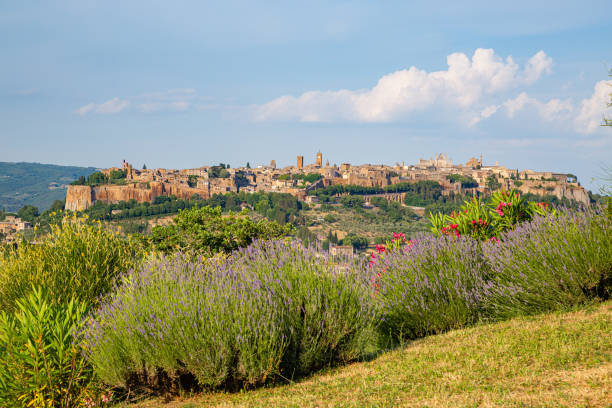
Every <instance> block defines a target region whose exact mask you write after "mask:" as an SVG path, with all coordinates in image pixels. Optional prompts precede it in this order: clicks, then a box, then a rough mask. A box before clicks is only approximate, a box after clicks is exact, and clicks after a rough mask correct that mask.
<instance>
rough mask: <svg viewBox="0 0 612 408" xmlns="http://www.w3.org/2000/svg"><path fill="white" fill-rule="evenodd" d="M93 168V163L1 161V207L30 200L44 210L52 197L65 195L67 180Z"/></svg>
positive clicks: (12, 207)
mask: <svg viewBox="0 0 612 408" xmlns="http://www.w3.org/2000/svg"><path fill="white" fill-rule="evenodd" d="M95 170H96V169H95V168H93V167H76V166H57V165H54V164H40V163H7V162H0V208H1V207H4V208H5V209H6V211H17V210H18V209H19V208H21V207H23V206H24V205H28V204H29V205H33V206H36V207H38V208H39V209H40V210H45V209H47V208H49V207H50V206H51V204H52V203H53V201H55V200H64V199H65V198H66V186H67V184H69V183H70V182H71V181H73V180H76V179H77V178H79V177H80V176H88V175H89V174H91V173H93V172H94V171H95Z"/></svg>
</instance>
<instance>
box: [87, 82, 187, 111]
mask: <svg viewBox="0 0 612 408" xmlns="http://www.w3.org/2000/svg"><path fill="white" fill-rule="evenodd" d="M195 99H197V93H196V91H195V90H194V89H191V88H180V89H169V90H166V91H161V92H151V93H146V94H142V95H138V96H135V97H132V98H127V99H119V98H113V99H111V100H110V101H107V102H104V103H101V104H95V103H90V104H88V105H85V106H82V107H80V108H78V109H77V110H76V112H77V113H78V114H80V115H85V114H87V113H119V112H121V111H123V110H125V109H127V108H129V107H134V108H135V109H136V110H138V111H140V112H142V113H153V112H161V111H185V110H188V109H189V108H190V107H191V105H192V101H193V100H195Z"/></svg>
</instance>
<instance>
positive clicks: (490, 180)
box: [486, 173, 501, 192]
mask: <svg viewBox="0 0 612 408" xmlns="http://www.w3.org/2000/svg"><path fill="white" fill-rule="evenodd" d="M486 186H487V187H488V188H489V190H490V191H491V192H493V191H495V190H499V188H500V187H501V183H500V182H499V181H498V180H497V174H495V173H492V174H489V175H488V176H487V180H486Z"/></svg>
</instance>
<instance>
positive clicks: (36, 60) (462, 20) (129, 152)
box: [0, 0, 612, 190]
mask: <svg viewBox="0 0 612 408" xmlns="http://www.w3.org/2000/svg"><path fill="white" fill-rule="evenodd" d="M611 17H612V7H610V4H609V1H595V0H594V1H589V2H585V1H559V0H557V1H554V2H553V1H513V2H503V3H502V2H491V1H472V2H456V1H448V2H441V1H411V2H407V1H351V2H347V1H343V2H341V1H317V0H310V1H287V0H285V1H259V2H252V1H233V0H224V1H222V2H220V1H180V0H176V1H171V2H170V1H137V0H131V1H112V0H106V1H89V0H74V1H54V2H42V1H34V0H32V1H13V2H1V3H0V56H1V57H0V161H10V162H18V161H26V162H40V163H53V164H64V165H80V166H95V167H110V166H118V165H120V163H121V160H123V159H125V160H127V161H128V162H130V163H132V164H133V165H134V166H135V167H137V168H139V167H141V166H142V165H143V164H146V165H147V167H148V168H154V167H163V168H193V167H200V166H203V165H211V164H217V163H220V162H222V163H229V164H230V165H231V166H232V167H238V166H244V165H246V163H247V162H249V163H250V164H251V166H255V165H259V164H268V163H269V162H270V160H272V159H274V160H275V161H276V163H277V164H278V165H279V166H286V165H293V164H295V160H296V156H297V155H303V156H304V157H305V162H306V163H311V162H314V158H315V154H316V152H317V151H319V150H320V151H321V152H322V153H323V157H324V160H327V159H328V160H329V162H330V163H331V164H334V163H337V164H340V163H343V162H350V163H353V164H362V163H372V164H382V163H385V164H395V163H396V162H399V163H401V162H405V163H406V164H415V163H417V162H418V160H419V158H430V157H431V156H433V155H434V154H436V153H439V152H442V153H447V154H448V156H449V157H450V158H452V160H453V162H454V163H465V162H466V161H467V160H469V158H470V157H480V155H481V154H482V155H483V158H484V164H485V165H487V164H495V162H499V164H502V165H505V166H506V167H508V168H517V169H521V170H522V169H533V170H550V171H555V172H563V173H573V174H576V175H577V176H578V178H579V180H580V181H581V182H582V184H583V185H585V186H586V187H587V188H590V189H593V190H596V189H597V186H598V181H597V180H598V178H599V177H601V176H602V175H603V174H604V172H603V170H602V168H605V167H609V166H611V165H612V128H605V127H602V126H600V124H601V122H602V118H603V117H604V116H606V115H607V116H610V117H612V109H610V108H607V107H606V103H607V102H609V101H610V96H609V94H610V92H612V88H611V87H610V86H609V84H611V83H612V78H609V77H608V74H609V71H610V69H611V68H612V41H610V39H611V38H612V18H611Z"/></svg>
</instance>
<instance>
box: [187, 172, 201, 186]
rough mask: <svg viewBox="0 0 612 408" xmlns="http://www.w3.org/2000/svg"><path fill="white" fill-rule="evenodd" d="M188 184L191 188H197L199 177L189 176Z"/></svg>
mask: <svg viewBox="0 0 612 408" xmlns="http://www.w3.org/2000/svg"><path fill="white" fill-rule="evenodd" d="M187 184H188V185H189V187H192V188H193V187H196V186H197V185H198V176H195V175H193V174H191V175H189V177H188V178H187Z"/></svg>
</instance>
